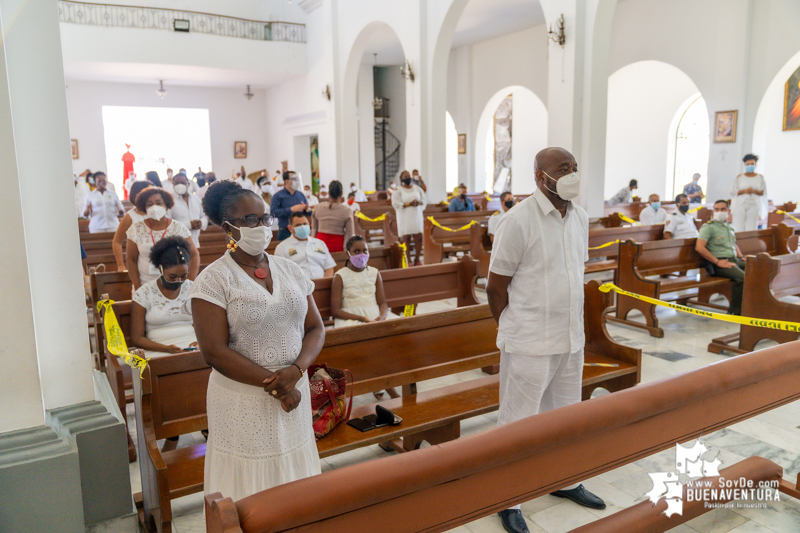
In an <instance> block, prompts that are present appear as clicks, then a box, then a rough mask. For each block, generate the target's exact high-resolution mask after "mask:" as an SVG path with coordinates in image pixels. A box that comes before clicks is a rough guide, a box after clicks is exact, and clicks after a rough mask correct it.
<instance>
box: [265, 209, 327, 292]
mask: <svg viewBox="0 0 800 533" xmlns="http://www.w3.org/2000/svg"><path fill="white" fill-rule="evenodd" d="M288 227H289V231H290V232H291V233H292V235H291V236H290V237H288V238H287V239H285V240H283V241H281V243H280V244H279V245H278V247H277V248H275V256H276V257H285V258H287V259H290V260H291V261H293V262H294V263H296V264H297V266H299V267H300V268H301V269H302V270H303V272H305V273H306V275H307V276H308V279H319V278H329V277H331V276H333V269H334V267H335V266H336V260H334V259H333V256H331V253H330V252H329V251H328V247H327V245H326V244H325V243H324V242H322V241H321V240H319V239H317V238H315V237H311V236H310V235H311V224H310V223H309V222H308V217H307V216H306V215H305V213H303V212H302V211H298V212H295V213H292V214H291V215H290V217H289V226H288Z"/></svg>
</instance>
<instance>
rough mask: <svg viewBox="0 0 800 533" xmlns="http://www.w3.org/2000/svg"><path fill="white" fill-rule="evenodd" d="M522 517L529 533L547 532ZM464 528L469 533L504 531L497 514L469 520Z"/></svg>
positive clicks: (501, 532) (499, 532)
mask: <svg viewBox="0 0 800 533" xmlns="http://www.w3.org/2000/svg"><path fill="white" fill-rule="evenodd" d="M523 518H525V523H526V524H527V526H528V530H529V531H530V532H531V533H547V531H546V530H544V529H542V528H540V527H539V526H538V525H536V524H535V523H533V522H531V520H530V518H528V517H525V516H523ZM466 528H467V530H468V531H470V532H471V533H503V532H504V531H505V529H504V528H503V522H502V521H501V520H500V517H499V516H498V515H497V514H493V515H490V516H485V517H483V518H481V519H479V520H475V521H474V522H470V523H469V524H467V525H466Z"/></svg>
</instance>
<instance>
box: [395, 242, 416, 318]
mask: <svg viewBox="0 0 800 533" xmlns="http://www.w3.org/2000/svg"><path fill="white" fill-rule="evenodd" d="M399 246H400V249H401V250H402V251H403V259H402V262H401V265H402V267H403V268H408V260H407V259H406V251H407V250H408V247H407V246H406V243H404V242H401V243H400V245H399ZM416 307H417V305H416V304H408V305H407V306H405V308H403V316H414V311H415V310H416Z"/></svg>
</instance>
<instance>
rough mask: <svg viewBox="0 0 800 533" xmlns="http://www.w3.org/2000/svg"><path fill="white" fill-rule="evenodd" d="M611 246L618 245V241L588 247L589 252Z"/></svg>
mask: <svg viewBox="0 0 800 533" xmlns="http://www.w3.org/2000/svg"><path fill="white" fill-rule="evenodd" d="M613 244H619V239H617V240H616V241H611V242H607V243H605V244H601V245H600V246H590V247H589V249H590V250H599V249H600V248H606V247H608V246H611V245H613Z"/></svg>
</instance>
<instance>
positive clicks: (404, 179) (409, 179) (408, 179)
mask: <svg viewBox="0 0 800 533" xmlns="http://www.w3.org/2000/svg"><path fill="white" fill-rule="evenodd" d="M401 181H402V182H403V185H405V186H406V187H408V186H409V185H411V178H403V179H402V180H401Z"/></svg>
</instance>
